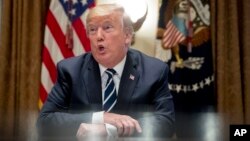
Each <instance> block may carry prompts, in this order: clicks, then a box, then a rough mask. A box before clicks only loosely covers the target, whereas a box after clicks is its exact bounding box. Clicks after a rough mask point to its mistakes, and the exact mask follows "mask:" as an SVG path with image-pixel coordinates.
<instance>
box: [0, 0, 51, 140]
mask: <svg viewBox="0 0 250 141" xmlns="http://www.w3.org/2000/svg"><path fill="white" fill-rule="evenodd" d="M2 4H3V7H2V8H3V9H2V22H1V46H0V64H1V65H0V99H1V100H0V115H1V116H0V136H1V138H4V139H10V138H12V139H13V138H14V139H18V140H33V139H34V137H35V130H34V129H35V120H36V117H37V114H38V106H37V104H38V96H39V83H40V66H41V49H42V43H43V32H44V25H45V22H44V21H45V16H46V11H47V9H48V4H49V1H48V0H47V1H41V0H18V1H16V0H3V2H2ZM10 140H11V139H10Z"/></svg>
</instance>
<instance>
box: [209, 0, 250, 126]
mask: <svg viewBox="0 0 250 141" xmlns="http://www.w3.org/2000/svg"><path fill="white" fill-rule="evenodd" d="M211 6H212V7H211V8H212V15H211V16H212V36H213V37H212V38H213V53H214V66H215V72H216V77H215V79H216V87H217V88H216V89H217V96H218V98H217V103H218V112H219V113H220V114H222V115H223V121H225V125H226V128H229V127H228V124H249V123H250V118H249V115H250V90H249V85H250V49H249V48H250V43H249V41H250V27H249V25H250V17H249V16H248V15H249V14H248V15H247V13H249V12H250V3H249V1H248V0H239V1H235V0H220V1H212V2H211Z"/></svg>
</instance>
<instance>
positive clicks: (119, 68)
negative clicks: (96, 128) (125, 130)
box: [92, 56, 127, 137]
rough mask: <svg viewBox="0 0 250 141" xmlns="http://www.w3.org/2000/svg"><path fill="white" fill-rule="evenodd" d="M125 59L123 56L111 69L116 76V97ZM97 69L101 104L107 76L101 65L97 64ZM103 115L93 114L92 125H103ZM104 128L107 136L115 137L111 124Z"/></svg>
mask: <svg viewBox="0 0 250 141" xmlns="http://www.w3.org/2000/svg"><path fill="white" fill-rule="evenodd" d="M126 58H127V56H125V57H124V58H123V59H122V61H121V62H120V63H118V64H117V65H116V66H115V67H114V68H113V69H114V70H115V71H116V74H115V75H114V76H113V80H114V83H115V88H116V92H117V93H116V94H117V95H118V91H119V85H120V80H121V76H122V72H123V69H124V66H125V62H126ZM99 68H100V74H101V81H102V102H103V101H104V90H105V85H106V82H107V80H108V75H107V74H106V73H105V71H106V69H108V68H106V67H104V66H102V65H101V64H99ZM103 114H104V111H100V112H94V113H93V116H92V123H93V124H103V123H104V119H103ZM104 124H105V126H106V131H107V133H108V136H113V137H117V136H118V134H117V128H116V127H115V126H113V125H111V124H108V123H104Z"/></svg>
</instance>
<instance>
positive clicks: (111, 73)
mask: <svg viewBox="0 0 250 141" xmlns="http://www.w3.org/2000/svg"><path fill="white" fill-rule="evenodd" d="M105 72H106V73H107V74H108V76H109V78H110V77H113V75H115V74H116V71H115V70H114V69H107V70H106V71H105Z"/></svg>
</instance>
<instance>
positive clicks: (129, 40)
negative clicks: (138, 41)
mask: <svg viewBox="0 0 250 141" xmlns="http://www.w3.org/2000/svg"><path fill="white" fill-rule="evenodd" d="M132 40H133V34H131V33H130V32H129V31H125V43H126V44H131V43H132Z"/></svg>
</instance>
